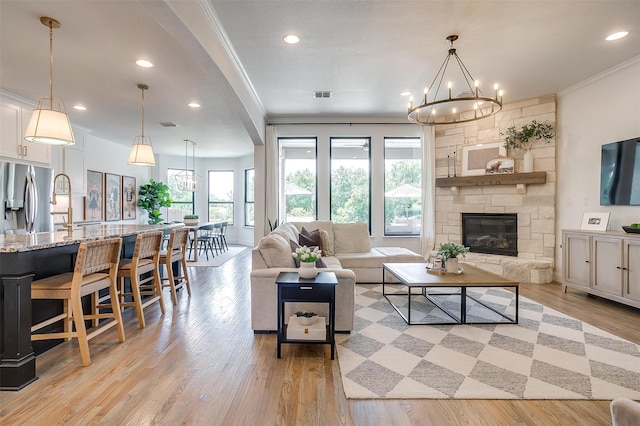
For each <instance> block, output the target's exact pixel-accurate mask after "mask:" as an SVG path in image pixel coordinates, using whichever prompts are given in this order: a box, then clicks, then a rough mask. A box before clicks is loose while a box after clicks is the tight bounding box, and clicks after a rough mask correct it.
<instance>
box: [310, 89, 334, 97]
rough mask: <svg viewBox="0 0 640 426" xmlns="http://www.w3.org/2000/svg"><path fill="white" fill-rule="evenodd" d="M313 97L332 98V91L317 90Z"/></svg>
mask: <svg viewBox="0 0 640 426" xmlns="http://www.w3.org/2000/svg"><path fill="white" fill-rule="evenodd" d="M313 97H314V98H330V97H331V92H330V91H328V90H317V91H315V92H313Z"/></svg>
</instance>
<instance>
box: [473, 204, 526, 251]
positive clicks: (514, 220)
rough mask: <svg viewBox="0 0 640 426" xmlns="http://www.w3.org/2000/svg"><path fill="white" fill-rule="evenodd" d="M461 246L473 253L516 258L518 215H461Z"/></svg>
mask: <svg viewBox="0 0 640 426" xmlns="http://www.w3.org/2000/svg"><path fill="white" fill-rule="evenodd" d="M462 245H463V246H465V247H469V248H470V249H471V252H473V253H486V254H498V255H502V256H515V257H518V215H517V214H512V213H462Z"/></svg>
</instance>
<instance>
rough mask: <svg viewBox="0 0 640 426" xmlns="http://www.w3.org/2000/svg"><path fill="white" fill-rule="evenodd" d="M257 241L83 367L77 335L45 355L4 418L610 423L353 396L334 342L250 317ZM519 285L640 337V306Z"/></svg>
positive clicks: (484, 405) (597, 408)
mask: <svg viewBox="0 0 640 426" xmlns="http://www.w3.org/2000/svg"><path fill="white" fill-rule="evenodd" d="M250 269H251V256H250V251H249V250H245V251H244V252H243V253H242V254H240V255H239V256H237V257H235V258H234V259H232V260H230V261H229V262H227V263H225V264H224V265H223V266H221V267H219V268H205V267H195V268H194V267H190V268H189V272H190V273H191V276H192V279H193V281H192V290H193V294H192V296H191V297H190V298H189V297H187V294H186V293H185V292H180V293H179V297H178V299H179V304H178V305H177V306H175V307H173V306H172V305H171V300H170V298H169V297H168V295H167V297H166V298H165V306H166V308H167V312H166V314H165V315H164V316H161V315H160V310H159V309H158V308H157V307H154V308H151V309H148V310H147V311H146V313H145V316H146V319H147V327H146V328H145V329H142V330H141V329H139V328H138V322H137V319H136V315H135V312H133V310H132V309H128V310H127V311H126V312H125V315H124V317H125V321H126V323H125V332H126V337H127V340H126V342H124V343H118V340H117V338H116V335H115V333H111V332H108V333H104V334H103V335H101V336H100V337H97V338H96V339H94V340H92V341H91V343H90V349H91V358H92V361H93V364H92V365H91V366H90V367H82V364H81V361H80V355H79V352H78V346H77V343H76V342H75V341H73V342H70V343H64V344H61V345H59V346H57V347H55V348H54V349H52V350H50V351H48V352H46V353H44V354H42V355H40V356H38V358H37V371H38V375H39V380H37V381H36V382H34V383H33V384H31V385H29V386H27V387H26V388H25V389H23V390H21V391H19V392H0V424H2V425H59V424H60V425H62V424H69V425H80V424H81V425H95V424H100V425H150V424H161V425H178V424H185V425H300V424H305V425H306V424H313V425H341V424H344V425H573V424H590V425H610V424H611V420H610V414H609V401H496V400H347V399H346V398H345V397H344V391H343V389H342V381H341V379H340V372H339V368H338V361H337V359H336V360H335V361H331V360H330V356H329V347H328V346H315V345H309V346H305V345H284V346H283V349H282V350H283V358H282V359H280V360H278V359H277V358H276V336H275V334H267V335H265V334H258V335H254V334H253V332H252V331H251V325H250V298H249V293H250V288H249V271H250ZM521 294H522V295H523V296H525V297H528V298H531V299H534V300H536V301H538V302H540V303H543V304H545V305H548V306H550V307H552V308H554V309H557V310H560V311H562V312H565V313H567V314H569V315H571V316H574V317H576V318H579V319H582V320H584V321H586V322H589V323H591V324H593V325H595V326H597V327H600V328H602V329H605V330H607V331H610V332H612V333H614V334H617V335H619V336H621V337H623V338H625V339H629V340H631V341H634V342H635V343H639V344H640V310H638V309H633V308H627V307H624V306H622V305H619V304H617V303H613V302H608V301H606V300H604V299H600V298H597V297H593V296H587V295H585V294H584V293H580V292H577V291H575V290H569V293H567V294H563V293H561V291H560V286H559V285H557V284H552V285H522V286H521Z"/></svg>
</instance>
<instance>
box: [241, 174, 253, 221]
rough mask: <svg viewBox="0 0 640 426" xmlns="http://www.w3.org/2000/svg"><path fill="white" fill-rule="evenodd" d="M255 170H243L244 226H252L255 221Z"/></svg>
mask: <svg viewBox="0 0 640 426" xmlns="http://www.w3.org/2000/svg"><path fill="white" fill-rule="evenodd" d="M254 175H255V170H254V169H246V170H245V171H244V226H254V224H255V222H254V220H255V209H254V206H255V179H254Z"/></svg>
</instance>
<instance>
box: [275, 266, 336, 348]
mask: <svg viewBox="0 0 640 426" xmlns="http://www.w3.org/2000/svg"><path fill="white" fill-rule="evenodd" d="M276 285H277V286H278V358H282V356H281V345H282V344H283V343H302V344H321V345H331V359H334V355H335V347H336V339H335V331H336V326H335V320H336V286H337V285H338V279H337V278H336V274H334V273H333V272H319V273H318V275H316V277H315V278H311V279H304V278H300V276H299V275H298V273H297V272H280V274H279V275H278V278H276ZM287 302H320V303H327V304H328V305H329V318H328V324H326V329H327V332H326V339H324V340H305V339H288V338H287V324H285V318H284V306H285V305H284V304H285V303H287Z"/></svg>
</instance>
